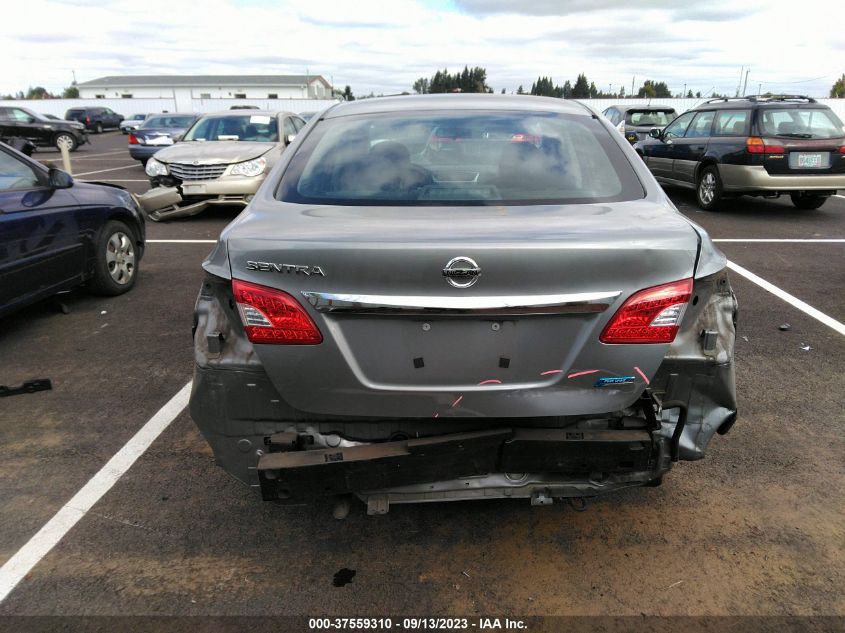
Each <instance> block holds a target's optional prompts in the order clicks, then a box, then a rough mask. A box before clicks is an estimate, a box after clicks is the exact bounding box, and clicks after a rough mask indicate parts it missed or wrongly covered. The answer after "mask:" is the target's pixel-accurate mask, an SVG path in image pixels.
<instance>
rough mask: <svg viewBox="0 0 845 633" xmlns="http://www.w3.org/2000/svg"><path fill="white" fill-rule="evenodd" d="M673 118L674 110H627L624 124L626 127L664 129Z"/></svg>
mask: <svg viewBox="0 0 845 633" xmlns="http://www.w3.org/2000/svg"><path fill="white" fill-rule="evenodd" d="M674 118H675V111H674V110H628V112H626V113H625V123H627V124H628V125H653V126H655V127H666V126H667V125H669V124H670V123H671V122H672V119H674Z"/></svg>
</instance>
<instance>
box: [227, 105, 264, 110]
mask: <svg viewBox="0 0 845 633" xmlns="http://www.w3.org/2000/svg"><path fill="white" fill-rule="evenodd" d="M229 109H230V110H260V109H261V108H259V107H258V106H257V105H233V106H229Z"/></svg>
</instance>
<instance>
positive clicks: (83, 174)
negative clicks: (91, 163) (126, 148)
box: [74, 164, 141, 177]
mask: <svg viewBox="0 0 845 633" xmlns="http://www.w3.org/2000/svg"><path fill="white" fill-rule="evenodd" d="M135 166H136V165H124V166H123V167H112V168H111V169H99V170H97V171H84V172H82V173H81V174H74V177H77V176H90V175H91V174H104V173H106V172H107V171H118V170H120V169H132V168H133V167H135ZM137 166H138V167H140V166H141V165H140V164H139V165H137Z"/></svg>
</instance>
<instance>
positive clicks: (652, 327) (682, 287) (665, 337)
mask: <svg viewBox="0 0 845 633" xmlns="http://www.w3.org/2000/svg"><path fill="white" fill-rule="evenodd" d="M691 295H692V279H682V280H681V281H673V282H672V283H668V284H663V285H661V286H654V287H652V288H646V289H645V290H640V291H639V292H636V293H634V294H633V295H631V296H630V297H629V298H628V300H627V301H626V302H625V303H624V304H622V307H621V308H619V310H618V311H617V312H616V314H614V315H613V318H612V319H611V320H610V322H609V323H608V324H607V326H606V327H605V328H604V331H603V332H602V333H601V336H600V337H599V340H600V341H601V342H602V343H671V342H672V341H674V340H675V335H676V334H677V333H678V328H679V327H680V325H681V319H682V318H683V316H684V310H685V309H686V307H687V303H688V302H689V299H690V296H691Z"/></svg>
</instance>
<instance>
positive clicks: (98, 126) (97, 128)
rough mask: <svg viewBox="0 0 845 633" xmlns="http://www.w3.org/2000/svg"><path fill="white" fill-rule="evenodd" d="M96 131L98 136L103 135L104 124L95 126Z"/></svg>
mask: <svg viewBox="0 0 845 633" xmlns="http://www.w3.org/2000/svg"><path fill="white" fill-rule="evenodd" d="M94 131H95V132H96V133H97V134H102V133H103V124H102V123H99V122H98V123H97V124H96V125H95V126H94Z"/></svg>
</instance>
